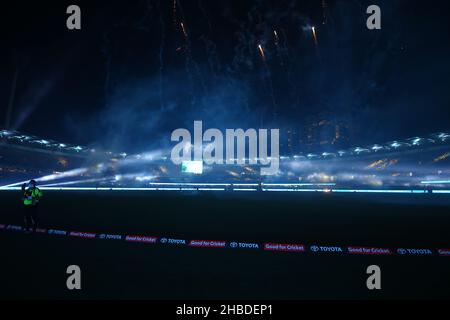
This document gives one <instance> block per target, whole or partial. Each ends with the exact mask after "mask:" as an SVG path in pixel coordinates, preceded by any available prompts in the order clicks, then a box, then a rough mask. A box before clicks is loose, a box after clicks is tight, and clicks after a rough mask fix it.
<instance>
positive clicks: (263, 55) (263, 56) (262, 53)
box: [258, 44, 266, 61]
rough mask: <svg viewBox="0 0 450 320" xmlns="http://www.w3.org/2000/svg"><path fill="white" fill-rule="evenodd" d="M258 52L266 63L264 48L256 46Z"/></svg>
mask: <svg viewBox="0 0 450 320" xmlns="http://www.w3.org/2000/svg"><path fill="white" fill-rule="evenodd" d="M258 50H259V53H260V54H261V58H262V59H263V60H264V61H266V55H265V53H264V48H263V47H262V45H260V44H259V45H258Z"/></svg>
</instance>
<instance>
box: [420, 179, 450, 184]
mask: <svg viewBox="0 0 450 320" xmlns="http://www.w3.org/2000/svg"><path fill="white" fill-rule="evenodd" d="M420 183H422V184H450V180H437V181H422V182H420Z"/></svg>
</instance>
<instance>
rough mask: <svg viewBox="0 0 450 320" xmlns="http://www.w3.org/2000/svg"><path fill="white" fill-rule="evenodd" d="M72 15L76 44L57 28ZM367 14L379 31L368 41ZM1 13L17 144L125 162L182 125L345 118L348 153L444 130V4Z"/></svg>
mask: <svg viewBox="0 0 450 320" xmlns="http://www.w3.org/2000/svg"><path fill="white" fill-rule="evenodd" d="M70 4H77V5H79V6H80V7H81V11H82V30H80V31H70V30H68V29H67V28H66V19H67V16H68V15H67V14H66V8H67V6H68V5H70ZM324 4H325V5H324ZM370 4H378V5H379V6H380V7H381V9H382V30H375V31H370V30H368V29H367V28H366V19H367V17H368V15H367V14H366V8H367V6H368V5H370ZM2 13H3V15H2V25H3V26H2V30H3V32H4V33H5V32H6V35H5V36H3V37H2V40H3V41H2V46H3V48H2V50H1V53H0V54H1V57H0V58H1V61H2V68H1V70H2V72H1V73H0V81H1V82H0V99H1V104H2V105H3V106H4V107H2V112H1V114H0V121H1V122H0V126H3V123H5V115H6V109H7V108H6V106H7V105H8V101H9V99H10V92H11V86H12V82H13V78H14V73H15V70H18V81H17V90H16V98H15V101H14V106H13V113H12V118H11V125H10V129H15V130H18V131H20V132H23V133H26V134H35V135H38V136H41V137H44V138H49V139H55V140H58V141H63V142H68V143H76V144H84V145H103V146H105V147H108V148H118V149H121V150H124V149H126V150H129V149H140V148H145V147H152V146H154V145H158V144H164V143H169V142H170V141H169V139H170V132H171V131H172V130H174V129H176V128H180V127H186V128H189V129H192V125H193V121H194V120H203V121H204V125H205V126H206V127H208V128H210V127H219V128H239V127H243V128H247V127H254V128H259V127H261V126H263V127H265V128H284V127H298V126H300V125H301V124H302V123H303V121H304V119H305V117H307V116H309V115H314V114H317V113H319V112H321V111H332V112H334V113H335V114H337V115H338V116H339V117H343V118H345V119H348V120H349V121H350V122H351V123H352V127H353V130H354V131H355V132H356V133H357V134H356V135H355V140H354V141H353V143H354V144H369V143H375V142H384V141H388V140H393V139H397V138H398V139H401V138H409V137H411V136H417V135H423V134H428V133H434V132H439V131H448V130H450V112H449V107H450V94H449V88H450V60H449V57H450V41H449V39H450V4H449V3H448V1H439V0H435V1H412V0H405V1H402V0H386V1H359V0H326V1H324V2H323V1H322V0H311V1H307V0H297V1H295V0H289V1H283V0H259V1H245V0H192V1H190V0H176V1H175V9H174V1H173V0H148V1H146V0H139V1H137V0H136V1H92V0H91V1H79V0H77V1H58V2H55V1H52V2H50V1H34V2H33V3H31V2H29V1H15V2H14V4H12V3H9V4H4V5H2ZM181 23H183V26H184V28H185V29H184V31H183V28H182V27H181ZM311 26H315V27H316V30H317V43H315V42H314V39H313V37H312V33H311ZM274 31H275V32H276V34H277V35H275V33H274ZM258 45H261V47H262V48H263V50H264V57H263V56H262V55H261V52H260V51H259V49H258Z"/></svg>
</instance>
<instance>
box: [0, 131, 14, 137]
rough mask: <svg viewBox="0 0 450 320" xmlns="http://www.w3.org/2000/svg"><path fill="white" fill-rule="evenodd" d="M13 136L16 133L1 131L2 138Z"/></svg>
mask: <svg viewBox="0 0 450 320" xmlns="http://www.w3.org/2000/svg"><path fill="white" fill-rule="evenodd" d="M13 134H14V133H13V132H12V131H9V130H2V131H0V136H1V137H8V136H10V135H13Z"/></svg>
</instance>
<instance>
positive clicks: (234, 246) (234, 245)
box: [230, 242, 238, 248]
mask: <svg viewBox="0 0 450 320" xmlns="http://www.w3.org/2000/svg"><path fill="white" fill-rule="evenodd" d="M237 246H238V244H237V243H236V242H231V243H230V247H232V248H237Z"/></svg>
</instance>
